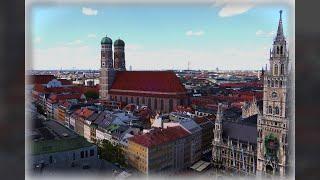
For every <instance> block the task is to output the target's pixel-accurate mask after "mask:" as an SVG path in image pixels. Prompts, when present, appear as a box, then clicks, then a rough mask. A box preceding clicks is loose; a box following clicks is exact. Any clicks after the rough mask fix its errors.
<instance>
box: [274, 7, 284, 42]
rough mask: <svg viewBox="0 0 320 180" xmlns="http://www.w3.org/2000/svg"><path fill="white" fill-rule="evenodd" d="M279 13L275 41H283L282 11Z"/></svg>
mask: <svg viewBox="0 0 320 180" xmlns="http://www.w3.org/2000/svg"><path fill="white" fill-rule="evenodd" d="M279 12H280V19H279V24H278V30H277V36H276V39H275V41H284V34H283V27H282V10H280V11H279Z"/></svg>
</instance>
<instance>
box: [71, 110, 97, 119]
mask: <svg viewBox="0 0 320 180" xmlns="http://www.w3.org/2000/svg"><path fill="white" fill-rule="evenodd" d="M93 113H94V111H92V110H90V109H88V108H81V109H78V110H77V111H75V114H76V115H78V116H80V117H83V118H88V117H89V116H91V115H92V114H93Z"/></svg>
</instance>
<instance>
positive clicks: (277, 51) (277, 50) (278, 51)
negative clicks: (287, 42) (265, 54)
mask: <svg viewBox="0 0 320 180" xmlns="http://www.w3.org/2000/svg"><path fill="white" fill-rule="evenodd" d="M277 54H279V46H277Z"/></svg>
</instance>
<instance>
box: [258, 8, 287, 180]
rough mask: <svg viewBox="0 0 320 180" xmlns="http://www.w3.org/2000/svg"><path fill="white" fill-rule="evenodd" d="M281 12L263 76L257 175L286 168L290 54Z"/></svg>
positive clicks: (281, 172) (284, 173)
mask: <svg viewBox="0 0 320 180" xmlns="http://www.w3.org/2000/svg"><path fill="white" fill-rule="evenodd" d="M281 15H282V11H280V20H279V25H278V30H277V35H276V37H275V39H274V42H273V48H272V50H270V60H269V62H270V68H269V71H266V72H265V75H264V88H263V114H262V115H261V116H259V120H258V140H257V144H258V150H257V153H258V157H257V158H258V163H257V165H258V166H257V170H258V172H259V173H260V174H267V175H280V176H285V175H286V174H287V168H288V153H289V146H288V131H289V123H290V121H289V119H290V118H289V116H288V115H289V108H288V104H289V103H288V100H289V95H290V94H289V93H288V89H289V86H290V84H289V53H288V50H287V42H286V39H285V36H284V34H283V27H282V17H281Z"/></svg>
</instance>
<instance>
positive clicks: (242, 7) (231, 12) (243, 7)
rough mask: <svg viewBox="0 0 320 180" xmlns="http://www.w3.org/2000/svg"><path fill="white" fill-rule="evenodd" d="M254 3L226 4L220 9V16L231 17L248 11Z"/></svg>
mask: <svg viewBox="0 0 320 180" xmlns="http://www.w3.org/2000/svg"><path fill="white" fill-rule="evenodd" d="M253 6H254V5H253V4H226V5H224V6H223V7H222V8H221V10H220V11H219V14H218V15H219V16H220V17H230V16H235V15H239V14H242V13H245V12H247V11H248V10H249V9H251V8H252V7H253Z"/></svg>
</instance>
